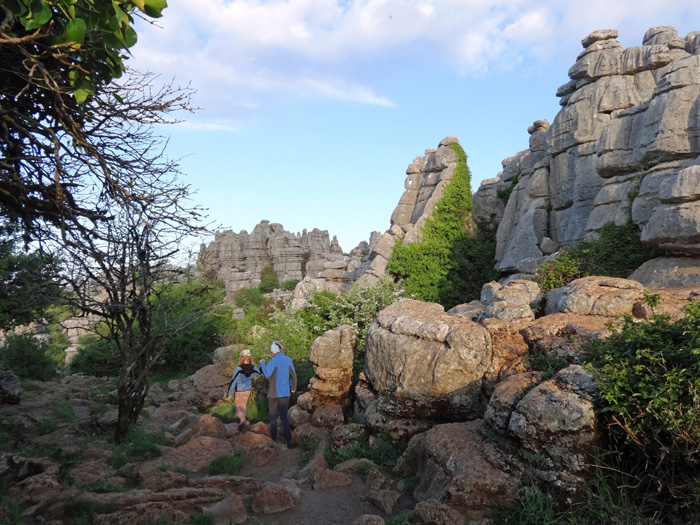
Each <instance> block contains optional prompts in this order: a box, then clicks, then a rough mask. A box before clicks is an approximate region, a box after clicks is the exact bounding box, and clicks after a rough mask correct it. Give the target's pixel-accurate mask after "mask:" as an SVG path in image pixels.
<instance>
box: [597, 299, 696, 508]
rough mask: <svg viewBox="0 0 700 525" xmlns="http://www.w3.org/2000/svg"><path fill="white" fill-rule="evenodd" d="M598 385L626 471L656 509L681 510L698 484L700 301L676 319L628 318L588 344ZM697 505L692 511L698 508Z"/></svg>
mask: <svg viewBox="0 0 700 525" xmlns="http://www.w3.org/2000/svg"><path fill="white" fill-rule="evenodd" d="M586 357H587V359H588V361H589V363H590V364H589V370H591V371H592V373H593V375H594V377H595V379H596V381H597V382H598V385H599V393H598V398H597V413H598V417H599V418H600V419H601V421H602V425H601V428H605V429H607V431H608V434H607V438H608V442H609V447H610V448H611V449H613V450H616V451H617V452H618V454H619V455H620V457H621V458H622V467H621V468H622V469H623V470H624V471H626V472H628V473H629V474H630V475H632V476H635V477H637V478H638V482H637V483H638V487H639V495H640V498H642V499H643V502H642V503H643V505H644V506H645V507H647V508H648V509H650V510H652V511H656V510H659V509H660V508H663V507H666V506H670V507H671V508H672V509H673V512H674V513H681V514H682V512H683V511H684V510H685V509H686V508H690V507H691V506H692V505H696V502H697V501H698V499H697V498H698V489H699V488H700V458H698V453H697V452H698V449H697V447H698V443H700V303H692V304H690V305H689V306H688V307H687V308H686V315H685V317H684V318H682V319H680V320H678V321H675V322H673V321H671V320H670V319H669V318H668V317H667V316H662V315H657V316H654V317H653V318H652V319H651V320H650V321H648V322H637V321H635V320H633V319H631V318H630V317H625V318H623V319H622V321H621V322H620V323H619V326H618V327H617V330H616V331H615V332H613V333H612V334H611V335H610V337H609V338H608V339H607V341H605V342H604V343H603V342H594V343H589V344H588V345H587V346H586ZM698 510H699V509H697V508H696V509H695V511H696V512H697V511H698Z"/></svg>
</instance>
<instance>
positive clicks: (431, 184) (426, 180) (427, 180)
mask: <svg viewBox="0 0 700 525" xmlns="http://www.w3.org/2000/svg"><path fill="white" fill-rule="evenodd" d="M453 143H457V144H458V143H459V141H458V140H457V138H456V137H445V138H444V139H442V140H441V141H440V143H439V144H438V147H437V149H427V150H425V155H423V156H422V157H416V158H415V159H413V162H412V163H411V164H410V165H409V166H408V168H407V169H406V181H405V183H404V188H405V191H404V192H403V195H401V198H400V199H399V203H398V205H397V206H396V208H395V209H394V212H393V213H392V214H391V225H390V227H389V229H388V230H387V231H386V232H385V233H384V234H383V235H382V236H381V237H379V238H378V239H377V240H376V242H371V243H370V248H371V251H370V255H369V258H368V261H367V262H365V263H364V264H363V265H362V266H361V267H360V268H358V270H357V272H356V274H355V278H357V279H362V280H363V281H366V282H369V283H373V282H376V281H377V279H379V278H381V277H382V276H383V275H384V274H385V273H386V265H387V264H388V262H389V259H390V258H391V251H392V249H393V247H394V244H396V242H397V241H398V240H399V239H401V238H403V242H404V244H407V243H411V242H416V241H419V240H420V231H421V228H422V227H423V225H424V224H425V221H426V220H427V219H428V217H430V216H431V215H432V211H433V207H434V206H435V204H436V203H437V202H438V201H439V200H440V199H441V198H442V194H443V188H444V186H445V184H447V183H448V182H449V181H450V180H451V179H452V175H453V174H454V170H455V167H456V165H457V157H456V154H455V152H454V151H453V150H452V149H451V148H450V144H453Z"/></svg>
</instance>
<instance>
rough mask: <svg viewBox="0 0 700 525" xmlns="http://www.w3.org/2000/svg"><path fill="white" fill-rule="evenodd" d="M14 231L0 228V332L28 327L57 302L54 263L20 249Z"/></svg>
mask: <svg viewBox="0 0 700 525" xmlns="http://www.w3.org/2000/svg"><path fill="white" fill-rule="evenodd" d="M20 246H21V241H20V239H19V236H18V234H17V228H16V227H14V226H12V225H8V224H5V223H3V224H1V225H0V283H2V286H0V329H2V330H9V329H11V328H13V327H16V326H19V325H24V324H29V323H31V322H33V321H37V320H39V319H40V318H42V317H43V315H44V312H45V311H46V309H47V308H48V307H49V306H51V305H52V304H53V303H55V302H57V301H59V300H60V298H61V295H62V294H61V289H60V288H59V286H58V285H57V284H56V281H55V280H54V277H55V276H56V275H57V273H58V271H59V265H58V260H57V259H56V258H54V257H51V256H48V255H43V254H41V253H38V252H29V251H27V250H24V249H21V247H20Z"/></svg>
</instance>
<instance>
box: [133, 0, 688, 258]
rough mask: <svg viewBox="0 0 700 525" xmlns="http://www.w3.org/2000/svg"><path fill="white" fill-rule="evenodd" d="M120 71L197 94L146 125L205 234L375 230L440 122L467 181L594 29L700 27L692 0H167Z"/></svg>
mask: <svg viewBox="0 0 700 525" xmlns="http://www.w3.org/2000/svg"><path fill="white" fill-rule="evenodd" d="M163 13H164V16H163V18H161V19H159V20H158V21H157V25H147V24H139V26H138V34H139V42H138V43H137V45H136V46H135V47H134V48H133V55H134V56H133V59H132V60H131V65H132V67H135V68H136V69H139V70H141V71H151V72H153V73H156V74H159V75H160V78H161V79H165V80H169V79H173V78H174V79H175V82H176V83H177V84H180V85H186V84H188V83H190V84H191V86H192V87H193V88H194V89H196V90H197V92H196V94H195V96H194V105H196V106H198V107H200V108H201V109H200V110H198V111H197V112H196V113H195V114H192V115H185V116H183V118H185V122H183V123H181V124H177V125H174V126H169V127H167V128H164V129H162V130H160V131H162V133H163V134H164V135H166V136H167V137H169V138H170V144H169V149H168V151H169V154H170V156H172V157H175V158H182V160H181V167H182V169H183V172H184V173H185V174H186V176H185V181H186V182H187V183H188V184H190V185H191V186H192V188H193V189H196V191H197V193H196V194H195V195H194V196H193V200H194V202H196V203H197V204H198V205H201V206H203V207H204V208H207V209H208V214H209V218H210V220H211V221H213V223H214V224H215V225H217V226H219V227H220V229H232V230H234V231H235V232H239V231H241V230H247V231H248V232H250V231H251V230H252V229H253V227H254V226H255V225H256V224H258V223H259V222H260V221H261V220H263V219H265V220H269V221H271V222H278V223H281V224H282V225H283V226H284V227H285V229H286V230H288V231H291V232H301V230H302V229H304V228H306V229H308V230H311V229H312V228H320V229H324V230H328V232H329V233H330V235H331V238H332V237H333V235H336V236H337V237H338V240H339V242H340V245H341V246H342V248H343V250H344V251H346V252H347V251H350V250H351V249H352V248H353V247H355V246H356V245H357V244H358V243H359V242H360V241H362V240H368V239H369V234H370V232H372V231H380V232H384V231H386V230H387V229H388V228H389V219H390V217H391V213H392V211H393V210H394V208H395V207H396V205H397V203H398V200H399V198H400V196H401V194H402V193H403V190H404V187H403V184H404V180H405V177H406V175H405V170H406V167H407V166H408V165H409V164H410V163H411V162H412V160H413V159H414V158H415V157H416V156H419V155H423V154H424V152H425V149H427V148H434V147H436V146H437V144H438V143H439V141H440V140H441V139H442V138H444V137H446V136H448V135H454V136H456V137H457V138H459V141H460V143H461V144H462V146H463V147H464V149H465V151H466V153H467V155H468V165H469V168H470V170H471V173H472V190H473V191H476V190H477V189H478V187H479V184H480V182H481V181H482V180H483V179H487V178H492V177H495V176H496V175H497V174H498V173H499V171H500V170H501V161H502V160H503V159H504V158H506V157H509V156H512V155H513V154H515V153H516V152H518V151H520V150H523V149H525V148H527V145H528V133H527V127H528V126H529V125H530V124H532V122H533V121H535V120H537V119H542V118H546V119H548V120H549V121H550V122H552V120H553V119H554V116H555V115H556V113H557V111H558V110H559V108H560V106H559V104H558V98H557V97H556V96H555V92H556V90H557V88H558V87H559V86H560V85H562V84H564V83H566V82H567V81H568V76H567V71H568V70H569V68H570V67H571V66H572V65H573V64H574V62H575V60H576V56H577V55H578V53H579V52H580V51H581V50H582V47H581V40H582V39H583V38H584V37H585V36H587V35H588V34H589V33H590V32H591V31H593V30H596V29H609V28H614V29H618V31H619V32H620V36H619V38H618V40H619V41H620V42H621V43H622V45H623V46H625V47H628V46H636V45H641V43H642V38H643V36H644V33H645V32H646V30H647V29H649V28H650V27H653V26H658V25H672V26H674V27H676V28H677V29H678V32H679V34H680V35H681V37H685V36H686V34H688V33H689V32H690V31H696V30H698V31H700V8H698V7H697V0H667V1H651V0H615V2H610V1H609V0H588V1H579V0H570V1H568V2H561V1H560V0H556V1H555V0H538V1H537V2H532V1H530V0H500V1H498V0H357V1H353V0H286V1H284V0H169V7H168V8H167V9H166V10H165V11H164V12H163Z"/></svg>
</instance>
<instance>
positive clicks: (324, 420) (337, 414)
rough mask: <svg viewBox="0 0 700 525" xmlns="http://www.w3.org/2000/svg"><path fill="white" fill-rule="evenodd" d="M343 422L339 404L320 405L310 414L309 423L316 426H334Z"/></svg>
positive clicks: (341, 409) (343, 418)
mask: <svg viewBox="0 0 700 525" xmlns="http://www.w3.org/2000/svg"><path fill="white" fill-rule="evenodd" d="M344 422H345V417H344V416H343V408H342V407H341V406H340V405H321V406H320V407H318V408H317V409H316V410H314V413H313V415H312V416H311V424H312V425H314V426H316V427H325V428H334V427H336V426H338V425H342V424H343V423H344Z"/></svg>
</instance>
